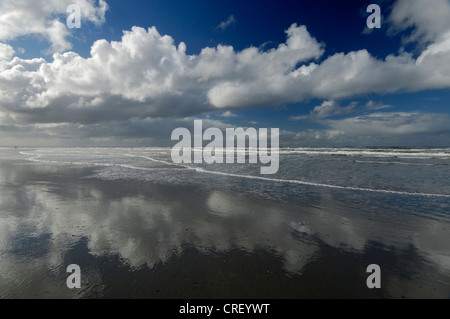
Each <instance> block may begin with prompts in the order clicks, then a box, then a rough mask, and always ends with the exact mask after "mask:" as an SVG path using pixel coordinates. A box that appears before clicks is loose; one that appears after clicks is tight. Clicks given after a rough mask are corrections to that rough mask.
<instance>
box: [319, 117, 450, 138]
mask: <svg viewBox="0 0 450 319" xmlns="http://www.w3.org/2000/svg"><path fill="white" fill-rule="evenodd" d="M326 123H327V124H328V125H329V126H330V127H331V128H332V129H334V130H338V131H341V132H344V134H346V135H350V136H354V135H381V136H386V135H410V134H425V133H440V132H450V127H449V125H448V123H450V115H448V114H431V113H429V114H428V113H418V112H389V113H373V114H370V115H363V116H357V117H352V118H346V119H342V120H327V121H326Z"/></svg>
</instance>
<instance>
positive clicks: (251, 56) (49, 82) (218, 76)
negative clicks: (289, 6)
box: [0, 25, 323, 124]
mask: <svg viewBox="0 0 450 319" xmlns="http://www.w3.org/2000/svg"><path fill="white" fill-rule="evenodd" d="M287 35H288V37H287V41H286V43H285V44H280V45H279V47H278V48H277V49H272V50H270V51H267V52H260V51H259V50H258V49H256V48H253V47H252V48H248V49H246V50H244V51H241V52H235V51H234V49H233V47H231V46H221V45H219V46H218V47H217V48H205V49H203V50H202V51H201V52H200V54H199V55H187V54H186V45H185V44H184V43H183V42H181V43H179V45H178V46H176V45H175V43H174V40H173V39H172V38H171V37H170V36H162V35H160V34H159V33H158V31H157V30H156V28H150V29H148V30H145V29H143V28H139V27H133V29H132V30H131V31H125V32H124V35H123V37H122V40H121V41H119V42H116V41H112V42H107V41H106V40H99V41H96V42H95V43H94V44H93V46H92V48H91V56H90V57H89V58H87V59H85V58H82V57H81V56H79V55H78V54H76V53H75V52H66V53H62V54H61V53H55V54H54V55H53V61H52V62H47V61H45V60H44V59H42V58H39V59H31V60H24V59H20V58H18V57H14V58H13V59H12V60H10V61H7V62H3V63H2V64H1V65H0V66H1V68H0V96H2V100H1V101H0V110H2V111H4V112H7V113H9V114H11V116H12V117H13V118H14V119H15V120H16V121H18V122H21V123H25V124H29V123H61V122H64V123H65V122H69V123H84V124H87V123H93V122H97V123H99V122H105V121H113V120H119V119H121V120H124V121H125V120H127V119H130V118H135V117H139V118H146V117H178V118H180V117H186V116H191V115H197V114H201V113H204V112H208V111H214V110H217V109H223V108H227V107H230V108H231V107H245V106H246V107H250V106H259V105H260V103H263V104H267V103H270V102H269V101H271V102H274V103H277V101H276V100H277V97H276V96H277V93H278V92H282V91H283V90H284V88H283V83H280V82H278V81H277V80H276V79H274V78H273V77H278V78H280V79H282V78H285V77H286V75H285V73H286V72H288V71H289V70H290V69H292V68H293V67H294V66H295V65H296V64H297V63H299V62H301V61H306V60H308V59H311V58H317V57H319V56H320V55H321V54H322V52H323V50H322V49H321V45H320V44H319V43H317V42H315V40H314V39H313V38H311V37H310V36H309V33H308V32H307V30H306V28H305V27H303V26H301V27H297V26H296V25H292V26H291V27H290V28H289V29H288V30H287ZM312 44H314V45H312ZM5 50H6V51H5ZM2 51H5V52H7V56H8V55H9V56H10V55H11V51H10V49H9V47H3V50H2ZM261 81H264V82H265V83H264V85H263V83H260V82H261ZM284 81H286V79H285V80H284ZM265 84H267V85H269V86H271V87H267V86H266V85H265ZM254 85H258V88H257V90H256V91H255V90H253V92H252V91H251V90H250V91H249V92H244V91H243V90H245V89H246V88H247V87H248V86H254ZM233 87H238V89H239V90H241V91H240V92H241V94H240V95H239V94H236V93H234V94H233V96H234V98H233V99H230V98H228V96H227V94H228V92H227V90H226V88H233ZM260 92H264V94H265V95H264V96H261V95H260Z"/></svg>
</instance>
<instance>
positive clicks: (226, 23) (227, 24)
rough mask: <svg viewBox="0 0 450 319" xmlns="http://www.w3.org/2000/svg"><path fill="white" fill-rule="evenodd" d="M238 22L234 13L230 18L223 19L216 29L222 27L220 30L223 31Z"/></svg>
mask: <svg viewBox="0 0 450 319" xmlns="http://www.w3.org/2000/svg"><path fill="white" fill-rule="evenodd" d="M236 23H237V21H236V19H235V18H234V15H230V16H229V17H228V19H227V20H225V21H222V22H221V23H220V24H219V25H218V26H217V27H216V29H220V30H222V31H223V30H225V29H227V28H228V27H230V26H233V25H235V24H236Z"/></svg>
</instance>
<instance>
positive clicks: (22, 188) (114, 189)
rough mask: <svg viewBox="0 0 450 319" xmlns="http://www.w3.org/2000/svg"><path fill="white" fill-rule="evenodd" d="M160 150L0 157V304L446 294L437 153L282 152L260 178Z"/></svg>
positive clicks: (246, 168) (448, 277) (442, 154)
mask: <svg viewBox="0 0 450 319" xmlns="http://www.w3.org/2000/svg"><path fill="white" fill-rule="evenodd" d="M169 154H170V149H168V148H141V149H139V148H135V149H132V148H129V149H118V148H44V149H31V148H30V149H13V148H4V149H1V150H0V190H1V192H0V194H1V195H0V297H1V298H6V299H8V298H118V299H120V298H138V299H140V298H149V299H155V298H164V299H174V298H177V299H178V298H188V299H196V298H238V299H239V298H256V299H264V298H266V299H267V298H269V299H272V298H274V299H276V298H283V299H294V298H450V203H449V202H450V185H448V180H449V177H450V168H449V167H450V166H449V165H448V161H449V158H450V150H449V149H439V150H437V149H423V150H417V149H408V150H406V149H400V150H399V149H383V150H380V149H375V150H373V149H368V150H364V149H288V150H282V152H281V157H280V171H279V172H278V173H277V174H275V175H274V176H264V177H263V176H261V175H260V174H259V167H258V166H254V165H253V166H252V165H228V166H227V165H219V164H215V165H207V164H198V165H194V164H193V165H191V166H183V165H178V166H177V165H173V163H171V161H170V155H169ZM330 172H335V173H334V175H332V174H330ZM71 264H76V265H79V266H80V269H81V288H80V289H69V288H68V287H67V285H66V279H67V278H68V276H69V275H70V274H69V273H67V272H66V269H67V267H68V266H69V265H71ZM371 264H377V265H379V266H380V268H381V288H380V289H369V288H368V287H367V284H366V280H367V278H368V276H369V275H370V273H368V272H367V267H368V266H369V265H371Z"/></svg>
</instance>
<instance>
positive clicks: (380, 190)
mask: <svg viewBox="0 0 450 319" xmlns="http://www.w3.org/2000/svg"><path fill="white" fill-rule="evenodd" d="M125 155H127V156H130V157H142V158H146V159H149V160H151V161H155V162H159V163H164V164H167V165H174V166H179V167H183V168H187V169H190V170H195V171H196V172H199V173H206V174H215V175H222V176H231V177H238V178H246V179H255V180H262V181H270V182H279V183H290V184H300V185H308V186H315V187H326V188H334V189H344V190H354V191H365V192H374V193H387V194H396V195H407V196H425V197H444V198H450V195H446V194H429V193H411V192H402V191H392V190H386V189H372V188H363V187H352V186H339V185H330V184H321V183H313V182H305V181H300V180H292V179H279V178H268V177H262V176H251V175H241V174H233V173H225V172H218V171H208V170H205V169H202V168H198V167H189V166H185V165H178V164H174V163H170V162H166V161H162V160H155V159H153V158H151V157H148V156H137V155H131V154H125Z"/></svg>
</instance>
